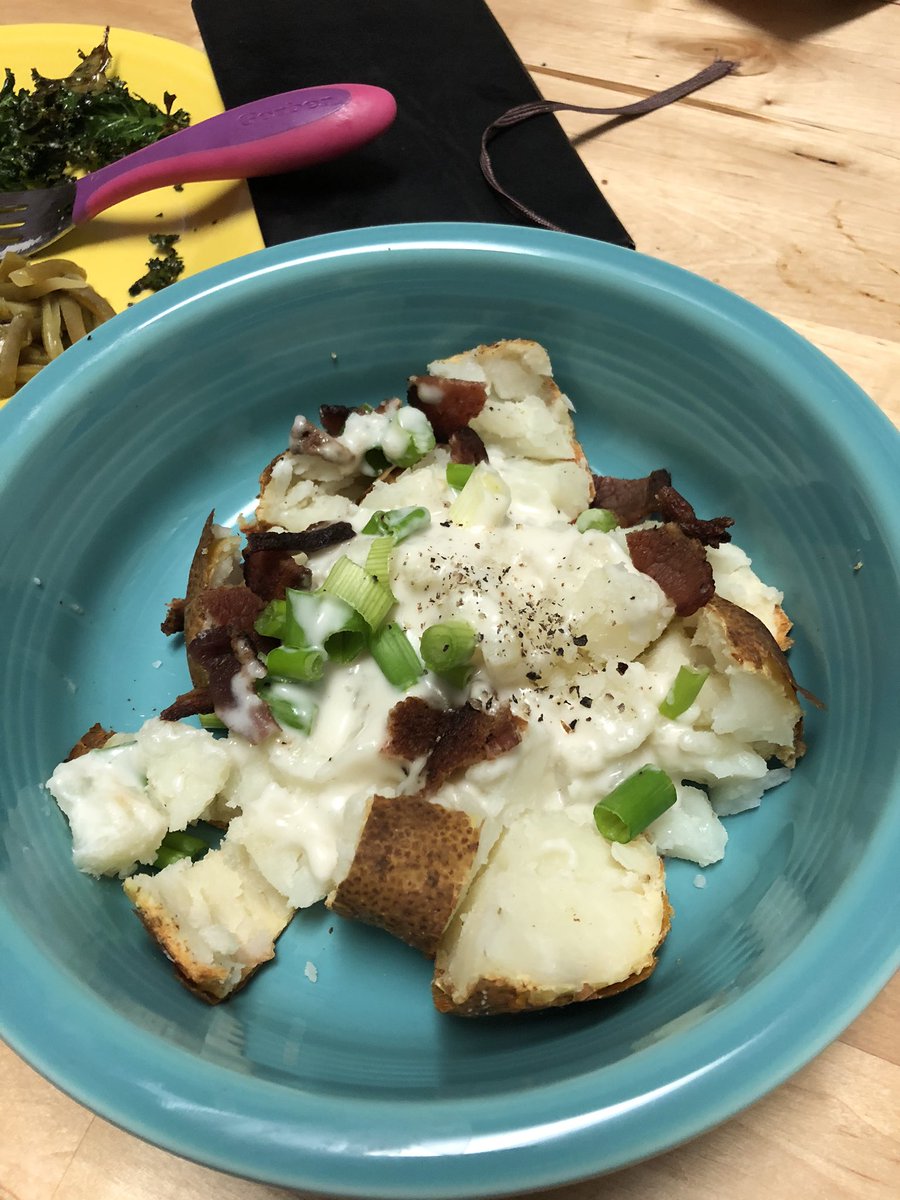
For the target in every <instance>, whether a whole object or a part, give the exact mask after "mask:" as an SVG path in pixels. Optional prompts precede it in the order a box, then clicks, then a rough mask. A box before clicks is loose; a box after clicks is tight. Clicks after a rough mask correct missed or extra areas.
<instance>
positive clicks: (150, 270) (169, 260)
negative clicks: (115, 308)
mask: <svg viewBox="0 0 900 1200" xmlns="http://www.w3.org/2000/svg"><path fill="white" fill-rule="evenodd" d="M149 240H150V243H151V244H152V245H154V246H155V247H156V248H157V250H161V251H162V254H161V255H160V256H158V257H156V258H148V259H147V273H146V275H142V276H141V277H140V279H136V280H135V281H134V283H133V284H132V285H131V287H130V288H129V289H128V295H129V296H139V295H140V294H141V292H159V291H161V290H162V289H163V288H164V287H168V286H169V284H170V283H174V282H175V280H176V279H177V278H178V276H179V275H180V274H181V272H182V271H183V270H184V259H183V258H182V257H181V255H180V254H179V253H178V252H177V250H176V249H175V243H176V242H177V241H178V234H177V233H151V234H150V239H149Z"/></svg>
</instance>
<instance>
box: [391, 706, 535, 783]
mask: <svg viewBox="0 0 900 1200" xmlns="http://www.w3.org/2000/svg"><path fill="white" fill-rule="evenodd" d="M524 725H525V722H524V721H523V720H522V718H521V717H516V716H513V714H512V711H511V710H510V708H509V705H503V706H502V707H501V708H499V709H497V710H496V712H492V713H487V712H483V711H482V710H480V709H477V708H472V707H471V705H468V704H466V705H463V707H462V708H451V709H439V708H432V707H431V705H430V704H427V703H426V702H425V701H424V700H421V699H419V698H418V697H415V696H411V697H410V698H409V699H407V700H401V701H400V703H399V704H395V705H394V707H393V708H392V709H391V711H390V712H389V713H388V725H387V729H388V740H387V743H386V744H385V746H384V753H385V754H387V755H389V756H390V757H391V758H402V759H405V760H406V761H407V762H411V761H412V760H413V759H415V758H419V757H421V756H422V755H423V754H425V755H427V758H426V762H425V774H424V778H425V782H424V784H423V786H422V788H421V790H420V792H419V793H418V794H419V795H420V796H429V795H431V794H432V793H434V792H436V791H437V790H438V788H439V787H440V786H441V784H443V783H444V782H445V781H446V780H447V779H449V778H450V776H451V775H454V774H455V773H456V772H457V771H464V770H465V769H466V768H467V767H471V766H472V765H473V764H474V763H478V762H485V761H486V760H488V759H492V758H497V757H498V755H500V754H506V753H508V752H509V751H510V750H512V749H514V748H515V747H516V746H517V745H518V744H519V742H520V741H521V739H522V735H521V729H522V727H523V726H524Z"/></svg>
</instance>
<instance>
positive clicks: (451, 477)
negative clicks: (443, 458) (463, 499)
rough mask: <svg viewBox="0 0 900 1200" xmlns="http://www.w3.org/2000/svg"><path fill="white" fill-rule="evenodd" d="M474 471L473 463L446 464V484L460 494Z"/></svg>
mask: <svg viewBox="0 0 900 1200" xmlns="http://www.w3.org/2000/svg"><path fill="white" fill-rule="evenodd" d="M474 470H475V465H474V463H448V464H447V482H448V483H449V484H450V486H451V487H452V488H455V489H456V490H457V491H458V492H461V491H462V490H463V488H464V487H465V486H466V484H467V483H468V482H469V476H470V475H471V474H472V472H473V471H474Z"/></svg>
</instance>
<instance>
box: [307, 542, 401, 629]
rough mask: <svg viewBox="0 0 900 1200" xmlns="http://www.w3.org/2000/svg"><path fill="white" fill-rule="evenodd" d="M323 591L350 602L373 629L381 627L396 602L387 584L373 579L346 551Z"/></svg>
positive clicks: (329, 576)
mask: <svg viewBox="0 0 900 1200" xmlns="http://www.w3.org/2000/svg"><path fill="white" fill-rule="evenodd" d="M322 591H323V592H328V593H329V594H330V595H332V596H337V597H338V599H340V600H343V601H344V602H345V603H346V604H349V605H350V607H351V608H353V609H355V610H356V612H358V613H359V615H360V616H361V617H362V619H363V620H364V621H365V622H366V624H367V625H368V626H369V628H370V629H377V628H378V626H379V625H380V624H381V623H382V621H383V620H384V618H385V617H386V616H387V615H388V613H389V612H390V611H391V609H392V608H393V607H394V604H395V600H394V596H393V594H392V592H391V590H390V588H389V587H388V586H387V584H384V583H380V582H379V581H378V580H377V579H373V578H372V576H371V575H368V574H367V573H366V572H365V571H364V570H363V568H362V567H361V566H359V565H358V564H357V563H355V562H352V561H351V560H350V559H349V558H347V556H346V555H342V556H341V557H340V558H339V559H338V560H337V562H336V563H335V564H334V566H333V567H332V568H331V570H330V571H329V572H328V578H327V579H326V580H325V582H324V583H323V584H322Z"/></svg>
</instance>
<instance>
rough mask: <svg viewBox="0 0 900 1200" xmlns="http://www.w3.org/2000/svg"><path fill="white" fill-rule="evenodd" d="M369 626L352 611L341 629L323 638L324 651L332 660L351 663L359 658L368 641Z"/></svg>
mask: <svg viewBox="0 0 900 1200" xmlns="http://www.w3.org/2000/svg"><path fill="white" fill-rule="evenodd" d="M368 636H369V627H368V625H366V623H365V621H364V620H363V619H362V617H361V616H360V615H359V613H358V612H352V611H351V614H350V617H349V618H348V620H347V623H346V624H345V625H344V627H343V629H336V630H335V632H334V633H330V634H329V635H328V637H326V639H325V653H326V654H327V655H328V657H329V659H330V660H331V661H332V662H336V663H351V662H353V660H354V659H355V658H359V656H360V654H362V652H363V650H365V648H366V643H367V642H368Z"/></svg>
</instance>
